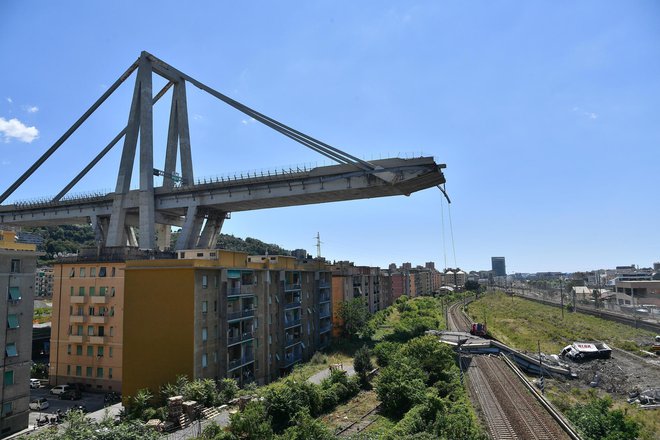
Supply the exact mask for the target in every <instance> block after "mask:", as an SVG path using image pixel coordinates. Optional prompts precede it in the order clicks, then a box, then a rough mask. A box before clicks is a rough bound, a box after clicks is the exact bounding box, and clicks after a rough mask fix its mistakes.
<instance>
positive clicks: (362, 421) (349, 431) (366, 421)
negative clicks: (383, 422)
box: [335, 404, 380, 437]
mask: <svg viewBox="0 0 660 440" xmlns="http://www.w3.org/2000/svg"><path fill="white" fill-rule="evenodd" d="M379 408H380V404H379V405H376V406H375V407H374V408H372V409H371V410H370V411H368V412H367V413H366V414H364V415H363V416H362V417H360V418H359V419H358V420H356V421H354V422H351V423H350V424H348V425H346V426H344V427H343V428H341V429H340V430H338V431H336V432H335V436H337V437H349V436H351V435H353V434H357V433H359V432H362V431H364V430H365V429H366V428H367V427H369V425H371V424H372V423H374V422H375V421H376V418H377V417H378V409H379Z"/></svg>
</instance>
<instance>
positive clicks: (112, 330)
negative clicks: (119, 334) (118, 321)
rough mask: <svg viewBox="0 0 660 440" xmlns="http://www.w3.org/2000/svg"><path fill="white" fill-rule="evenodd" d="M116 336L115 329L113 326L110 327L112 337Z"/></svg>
mask: <svg viewBox="0 0 660 440" xmlns="http://www.w3.org/2000/svg"><path fill="white" fill-rule="evenodd" d="M114 335H115V328H114V327H113V326H110V336H114Z"/></svg>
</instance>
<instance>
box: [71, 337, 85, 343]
mask: <svg viewBox="0 0 660 440" xmlns="http://www.w3.org/2000/svg"><path fill="white" fill-rule="evenodd" d="M82 341H83V336H82V335H69V342H72V343H78V344H82Z"/></svg>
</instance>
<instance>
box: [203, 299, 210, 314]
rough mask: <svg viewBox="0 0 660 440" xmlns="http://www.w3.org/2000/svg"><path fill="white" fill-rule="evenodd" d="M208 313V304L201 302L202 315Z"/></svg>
mask: <svg viewBox="0 0 660 440" xmlns="http://www.w3.org/2000/svg"><path fill="white" fill-rule="evenodd" d="M208 311H209V303H208V302H207V301H202V313H206V312H208Z"/></svg>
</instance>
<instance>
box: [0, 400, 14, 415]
mask: <svg viewBox="0 0 660 440" xmlns="http://www.w3.org/2000/svg"><path fill="white" fill-rule="evenodd" d="M13 412H14V402H4V403H3V404H2V416H3V417H6V416H10V415H12V413H13Z"/></svg>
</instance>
